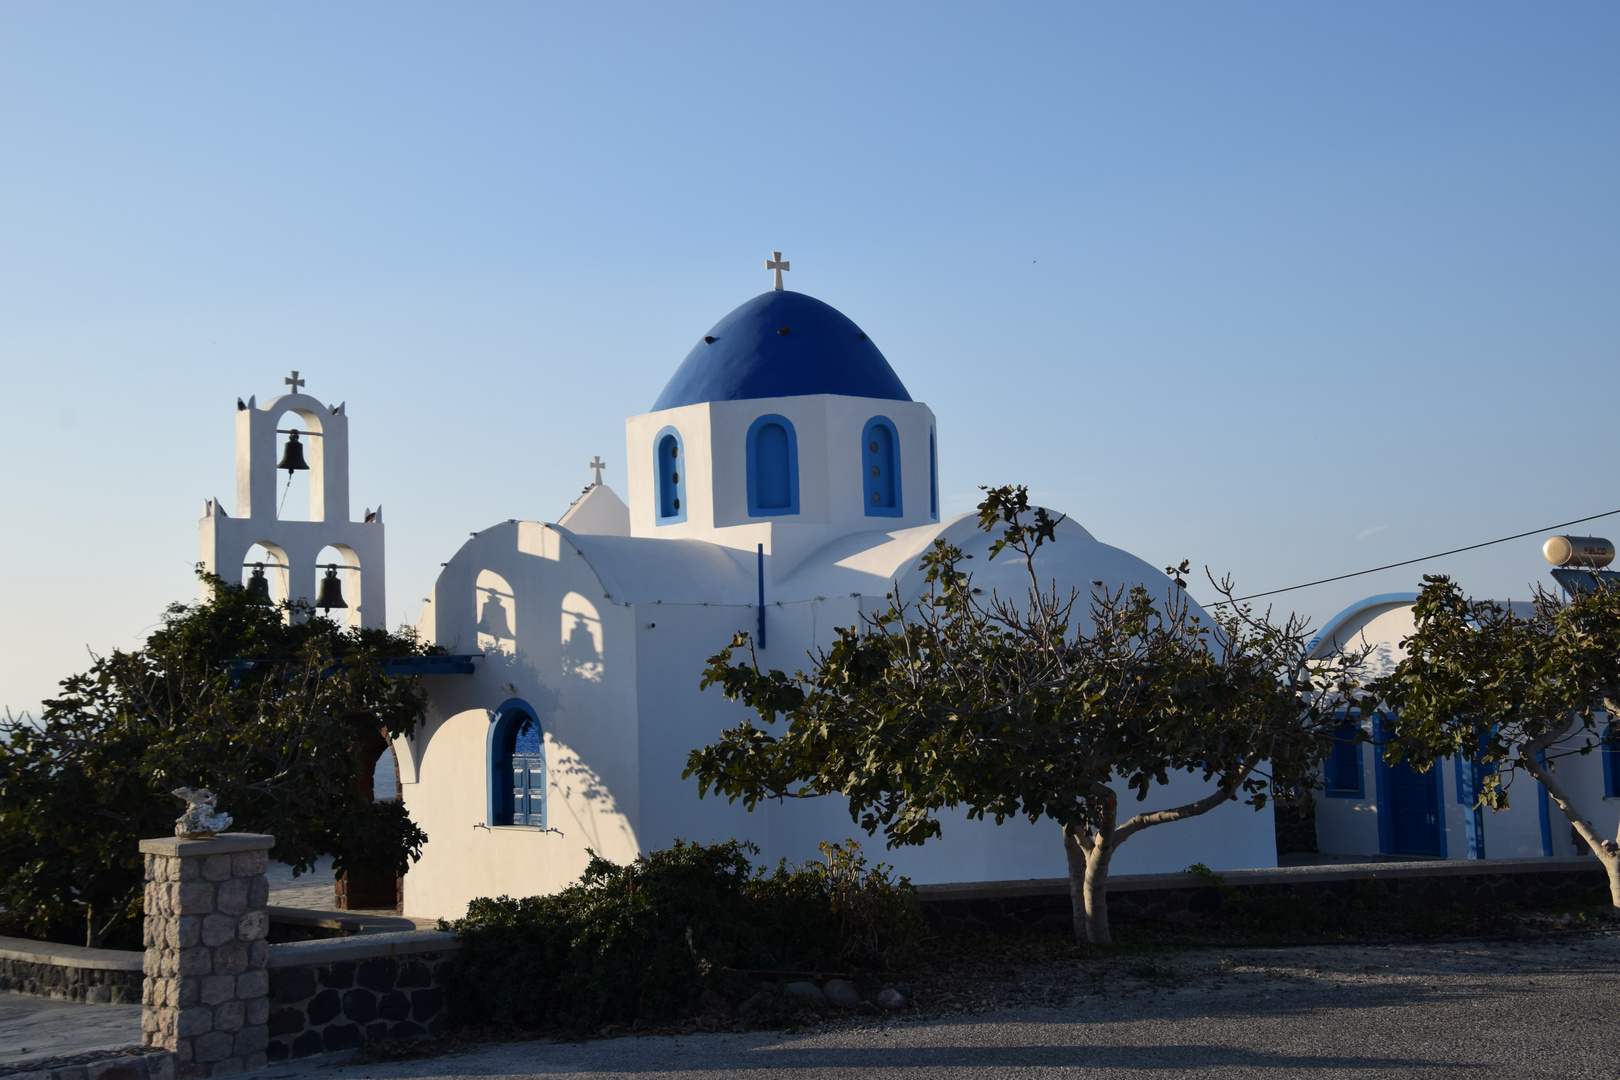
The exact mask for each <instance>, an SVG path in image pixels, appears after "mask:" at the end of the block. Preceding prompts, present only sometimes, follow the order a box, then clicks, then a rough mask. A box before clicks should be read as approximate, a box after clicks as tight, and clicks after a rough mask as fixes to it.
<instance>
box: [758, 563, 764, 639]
mask: <svg viewBox="0 0 1620 1080" xmlns="http://www.w3.org/2000/svg"><path fill="white" fill-rule="evenodd" d="M759 647H760V648H762V649H763V648H764V647H765V545H764V544H761V545H759Z"/></svg>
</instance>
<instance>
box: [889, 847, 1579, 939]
mask: <svg viewBox="0 0 1620 1080" xmlns="http://www.w3.org/2000/svg"><path fill="white" fill-rule="evenodd" d="M1220 876H1221V879H1222V880H1221V883H1220V886H1219V887H1217V886H1216V885H1215V884H1214V883H1212V882H1209V881H1205V880H1202V879H1199V878H1196V877H1193V876H1191V875H1188V874H1135V875H1121V876H1119V877H1116V878H1113V879H1112V880H1111V881H1110V882H1109V886H1108V917H1109V919H1110V920H1111V921H1117V920H1128V919H1141V920H1145V921H1150V922H1164V923H1196V922H1198V921H1199V920H1200V919H1202V918H1204V917H1206V916H1208V915H1212V914H1214V913H1216V912H1217V911H1219V910H1220V909H1221V908H1222V907H1223V906H1224V905H1225V903H1226V902H1227V897H1228V895H1229V892H1228V890H1235V891H1237V892H1239V893H1243V894H1247V895H1250V896H1254V897H1257V898H1258V897H1298V898H1301V899H1308V900H1311V901H1313V902H1315V903H1317V904H1320V905H1321V906H1322V907H1324V908H1329V909H1331V908H1333V907H1336V906H1342V905H1347V904H1349V903H1351V902H1353V901H1354V900H1356V899H1357V897H1358V896H1360V895H1361V891H1362V890H1363V889H1365V888H1366V887H1367V885H1368V884H1369V883H1371V882H1377V883H1378V884H1379V885H1380V886H1382V888H1384V889H1385V890H1387V892H1388V896H1389V898H1390V899H1391V900H1393V901H1394V902H1396V903H1408V904H1420V905H1423V906H1425V907H1431V908H1447V907H1450V906H1451V905H1453V904H1480V905H1486V904H1490V905H1508V904H1546V903H1557V902H1560V901H1564V900H1568V899H1571V898H1572V897H1574V896H1575V895H1577V894H1579V893H1581V892H1587V891H1591V890H1593V889H1598V890H1602V891H1604V892H1607V891H1608V877H1607V876H1606V875H1605V873H1604V870H1603V866H1602V864H1601V863H1599V862H1598V861H1597V859H1595V858H1591V857H1586V858H1579V857H1575V858H1553V859H1547V858H1543V859H1481V860H1478V861H1473V860H1467V861H1464V860H1446V861H1411V862H1405V861H1403V862H1384V863H1358V864H1353V865H1341V866H1297V867H1282V868H1279V869H1275V870H1230V871H1227V872H1225V873H1223V874H1222V875H1220ZM917 894H918V900H919V901H920V902H921V905H922V912H923V917H924V918H925V919H927V920H928V922H929V924H930V925H931V926H933V927H934V928H935V929H936V930H938V931H940V932H941V933H947V934H950V933H967V932H972V931H989V932H991V933H997V934H1017V933H1027V932H1030V931H1052V932H1059V933H1067V932H1068V931H1069V930H1071V929H1072V927H1073V922H1072V918H1073V916H1072V907H1071V904H1070V900H1069V883H1068V881H1067V880H1065V879H1062V878H1052V879H1043V880H1031V881H1002V882H982V883H973V884H961V885H923V886H919V887H918V890H917Z"/></svg>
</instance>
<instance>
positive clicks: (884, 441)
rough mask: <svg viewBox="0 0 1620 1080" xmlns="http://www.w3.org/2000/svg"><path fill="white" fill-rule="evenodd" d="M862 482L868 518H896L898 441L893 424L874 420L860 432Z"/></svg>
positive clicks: (898, 508) (898, 512)
mask: <svg viewBox="0 0 1620 1080" xmlns="http://www.w3.org/2000/svg"><path fill="white" fill-rule="evenodd" d="M861 481H862V486H863V487H864V488H865V492H866V494H865V501H866V516H867V517H899V516H900V515H901V501H900V494H901V493H900V437H899V434H898V433H897V432H896V431H895V427H894V421H892V420H890V419H889V418H888V417H887V416H874V417H872V419H870V420H868V421H867V422H866V427H865V428H864V429H863V430H862V431H861Z"/></svg>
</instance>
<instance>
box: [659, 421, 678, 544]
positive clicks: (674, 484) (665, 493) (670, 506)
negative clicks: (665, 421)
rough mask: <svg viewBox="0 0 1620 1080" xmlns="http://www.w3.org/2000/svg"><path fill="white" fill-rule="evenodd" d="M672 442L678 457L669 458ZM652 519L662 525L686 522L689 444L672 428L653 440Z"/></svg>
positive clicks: (662, 431) (660, 431)
mask: <svg viewBox="0 0 1620 1080" xmlns="http://www.w3.org/2000/svg"><path fill="white" fill-rule="evenodd" d="M670 439H674V440H675V441H674V449H675V453H674V454H673V455H671V454H670V452H669V451H670V442H669V440H670ZM653 487H654V491H653V498H654V500H655V501H654V503H653V517H654V518H656V519H657V522H658V524H660V525H674V524H676V523H678V522H682V521H685V520H686V443H685V442H683V441H682V439H681V433H680V432H679V431H677V430H676V429H675V428H673V427H664V428H660V429H659V432H658V434H657V435H654V436H653Z"/></svg>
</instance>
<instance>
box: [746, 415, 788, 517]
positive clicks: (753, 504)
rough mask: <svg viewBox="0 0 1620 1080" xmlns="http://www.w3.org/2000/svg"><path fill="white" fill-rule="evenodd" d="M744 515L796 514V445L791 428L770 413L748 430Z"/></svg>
mask: <svg viewBox="0 0 1620 1080" xmlns="http://www.w3.org/2000/svg"><path fill="white" fill-rule="evenodd" d="M747 442H748V515H749V516H750V517H773V516H776V515H781V514H797V513H798V512H799V442H798V436H797V435H796V434H795V433H794V430H793V424H792V422H791V421H789V420H788V418H787V417H785V416H777V415H776V414H774V413H771V414H769V415H766V416H761V417H760V418H759V419H758V420H755V421H754V423H753V424H752V426H750V427H749V429H748V440H747Z"/></svg>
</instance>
